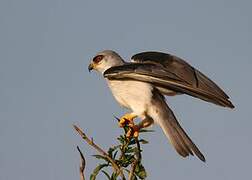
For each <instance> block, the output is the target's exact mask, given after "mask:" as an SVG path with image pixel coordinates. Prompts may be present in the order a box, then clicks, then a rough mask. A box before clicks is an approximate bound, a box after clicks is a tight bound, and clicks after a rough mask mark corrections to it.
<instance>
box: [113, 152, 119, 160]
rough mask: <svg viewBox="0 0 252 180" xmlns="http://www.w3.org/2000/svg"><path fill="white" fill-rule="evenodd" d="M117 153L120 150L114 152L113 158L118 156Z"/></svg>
mask: <svg viewBox="0 0 252 180" xmlns="http://www.w3.org/2000/svg"><path fill="white" fill-rule="evenodd" d="M117 153H118V151H116V152H115V153H114V154H113V159H115V158H116V155H117Z"/></svg>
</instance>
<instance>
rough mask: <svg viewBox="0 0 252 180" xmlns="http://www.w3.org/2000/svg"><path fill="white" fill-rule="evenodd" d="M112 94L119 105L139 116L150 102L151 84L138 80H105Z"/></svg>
mask: <svg viewBox="0 0 252 180" xmlns="http://www.w3.org/2000/svg"><path fill="white" fill-rule="evenodd" d="M107 82H108V85H109V87H110V89H111V91H112V94H113V96H114V97H115V99H116V100H117V101H118V102H119V104H120V105H122V106H124V107H126V108H129V109H131V110H132V111H133V112H135V113H136V114H138V115H139V116H140V115H142V114H143V113H144V112H146V109H147V107H148V106H149V105H150V104H151V98H152V89H153V87H152V85H151V84H148V83H145V82H140V81H118V80H113V81H111V80H107Z"/></svg>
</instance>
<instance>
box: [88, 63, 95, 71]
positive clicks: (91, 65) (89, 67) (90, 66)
mask: <svg viewBox="0 0 252 180" xmlns="http://www.w3.org/2000/svg"><path fill="white" fill-rule="evenodd" d="M93 69H94V64H93V63H90V64H89V65H88V71H89V72H90V71H92V70H93Z"/></svg>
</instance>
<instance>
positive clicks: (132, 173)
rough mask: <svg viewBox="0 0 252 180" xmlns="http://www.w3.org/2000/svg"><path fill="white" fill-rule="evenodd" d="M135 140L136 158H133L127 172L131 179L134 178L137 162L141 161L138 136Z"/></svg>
mask: <svg viewBox="0 0 252 180" xmlns="http://www.w3.org/2000/svg"><path fill="white" fill-rule="evenodd" d="M135 140H136V144H137V152H136V153H135V156H136V158H135V159H134V161H133V162H132V164H131V169H130V173H129V180H133V179H134V173H135V169H136V166H137V164H138V163H139V162H140V161H141V158H142V156H141V148H140V143H139V141H138V138H135Z"/></svg>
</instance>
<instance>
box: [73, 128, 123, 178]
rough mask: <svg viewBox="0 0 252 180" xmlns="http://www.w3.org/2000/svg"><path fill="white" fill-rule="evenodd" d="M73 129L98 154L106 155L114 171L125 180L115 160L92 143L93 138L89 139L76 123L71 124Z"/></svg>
mask: <svg viewBox="0 0 252 180" xmlns="http://www.w3.org/2000/svg"><path fill="white" fill-rule="evenodd" d="M73 127H74V129H75V130H76V131H77V132H78V134H79V135H80V136H81V137H82V139H83V140H85V141H86V142H87V143H88V144H89V145H91V146H92V147H93V148H95V149H96V150H97V151H98V152H99V153H100V154H102V155H103V156H104V157H106V158H107V159H108V160H109V162H110V163H111V165H112V167H113V168H114V171H115V172H116V173H119V174H120V176H121V178H122V179H123V180H125V179H126V178H125V176H124V174H123V172H122V170H121V169H120V167H119V166H118V165H117V164H116V163H115V161H114V160H113V159H112V158H111V157H110V156H109V155H108V154H107V153H106V152H105V151H104V150H103V149H102V148H100V147H99V146H98V145H97V144H95V143H94V141H93V139H90V138H89V137H87V136H86V134H85V133H84V132H83V131H82V130H81V129H80V128H79V127H78V126H76V125H73Z"/></svg>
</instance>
